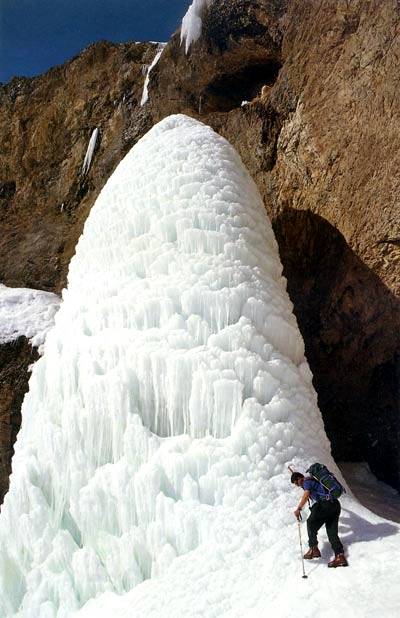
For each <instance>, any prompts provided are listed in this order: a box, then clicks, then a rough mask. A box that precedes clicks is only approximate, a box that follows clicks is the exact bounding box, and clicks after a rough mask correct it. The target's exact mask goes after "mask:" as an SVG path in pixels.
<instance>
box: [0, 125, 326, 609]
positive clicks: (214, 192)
mask: <svg viewBox="0 0 400 618" xmlns="http://www.w3.org/2000/svg"><path fill="white" fill-rule="evenodd" d="M281 273H282V267H281V263H280V259H279V255H278V248H277V243H276V241H275V238H274V235H273V232H272V229H271V225H270V223H269V221H268V218H267V216H266V214H265V210H264V207H263V203H262V200H261V198H260V195H259V193H258V191H257V188H256V186H255V184H254V182H253V181H252V179H251V178H250V176H249V174H248V173H247V171H246V169H245V168H244V166H243V164H242V162H241V159H240V157H239V156H238V154H237V153H236V152H235V151H234V149H233V148H232V147H231V146H230V144H229V143H228V142H227V141H226V140H225V139H223V138H222V137H220V136H219V135H217V134H216V133H214V132H213V131H212V129H210V128H209V127H207V126H205V125H203V124H201V123H200V122H197V121H195V120H193V119H191V118H188V117H185V116H182V115H177V116H171V117H168V118H166V119H164V120H163V121H162V122H160V123H159V124H158V125H156V126H155V127H153V129H152V130H151V131H149V133H148V134H147V135H145V136H144V137H143V138H142V139H141V140H140V141H139V142H138V143H137V144H136V146H134V148H132V150H131V151H130V152H129V153H128V154H127V156H126V157H125V158H124V160H123V161H122V162H121V163H120V164H119V166H118V167H117V169H116V170H115V172H114V173H113V174H112V176H111V177H110V179H109V180H108V182H107V183H106V185H105V187H104V188H103V190H102V192H101V194H100V195H99V197H98V199H97V201H96V204H95V205H94V207H93V209H92V211H91V213H90V216H89V218H88V220H87V222H86V225H85V228H84V232H83V234H82V237H81V238H80V240H79V243H78V246H77V250H76V255H75V256H74V258H73V259H72V261H71V265H70V270H69V277H68V287H67V290H66V291H64V294H63V302H62V305H61V308H60V310H59V312H58V314H57V315H56V319H55V327H54V329H53V330H52V331H51V332H50V334H49V335H48V338H47V340H46V343H45V353H44V356H43V358H41V359H40V361H39V362H38V363H37V364H36V365H35V367H34V370H33V374H32V378H31V381H30V390H29V393H28V394H27V396H26V397H25V400H24V403H23V408H22V417H23V422H22V428H21V431H20V433H19V435H18V440H17V443H16V448H15V456H14V459H13V474H12V477H11V484H10V491H9V493H8V494H7V496H6V499H5V502H4V505H3V509H2V513H1V517H0V540H1V551H0V614H1V615H4V616H11V615H13V614H15V613H17V612H18V611H19V612H20V613H19V614H18V616H20V617H22V616H25V617H27V616H33V615H35V616H57V617H61V616H67V615H69V613H70V612H71V611H73V610H75V609H78V608H79V607H80V606H81V605H83V604H85V603H86V602H87V601H89V600H90V599H91V598H94V597H96V596H97V595H98V594H100V593H101V592H107V591H109V592H117V593H119V594H123V593H124V592H127V591H129V590H131V589H133V588H135V586H136V587H137V589H138V591H139V592H138V594H139V597H138V599H139V598H142V597H140V594H142V593H140V590H141V589H142V588H141V586H140V585H139V584H140V582H142V581H143V580H145V579H149V578H153V577H158V578H161V577H164V576H167V574H168V573H169V572H170V571H171V569H172V570H173V569H174V568H175V567H174V565H175V564H178V565H179V560H178V559H177V557H179V556H183V555H186V554H187V559H188V560H191V561H192V562H191V563H190V564H191V565H192V566H190V567H189V570H193V569H194V571H196V569H199V571H198V573H199V577H200V574H201V572H202V569H204V565H203V563H204V564H206V562H204V560H206V557H207V560H208V559H210V560H214V559H215V557H216V555H217V554H216V553H215V552H217V553H218V552H219V553H218V555H220V553H221V552H222V553H223V554H224V556H225V560H228V561H229V560H230V559H231V558H230V556H233V555H234V553H235V552H236V551H242V550H241V549H240V546H239V545H240V544H239V545H238V539H242V538H243V537H244V536H246V534H250V532H249V530H250V529H249V528H248V526H250V527H251V530H252V532H251V534H250V536H251V535H253V536H254V534H258V533H259V531H260V529H261V528H260V526H261V525H262V526H264V527H265V526H267V527H268V523H267V522H268V521H269V514H271V513H272V512H273V510H274V499H280V498H279V496H280V495H281V493H282V490H281V489H280V488H281V486H282V484H283V482H284V481H283V478H284V477H285V481H286V475H287V472H286V469H285V468H286V464H287V463H288V462H290V461H293V460H294V461H297V462H300V461H301V459H302V456H303V453H304V451H303V448H304V445H305V444H306V445H307V449H308V454H309V455H311V456H312V458H316V459H319V458H323V459H324V461H328V462H329V455H328V452H329V444H328V442H327V439H326V437H325V434H324V430H323V425H322V420H321V417H320V415H319V412H318V409H317V404H316V395H315V393H314V391H313V388H312V385H311V381H310V377H309V371H308V369H307V364H306V361H305V359H304V349H303V342H302V339H301V336H300V333H299V331H298V328H297V324H296V320H295V318H294V316H293V313H292V304H291V302H290V300H289V298H288V296H287V293H286V287H285V280H284V278H283V277H282V274H281ZM311 425H312V430H311ZM268 492H269V493H268ZM257 513H259V514H260V513H261V514H262V517H259V516H257ZM15 521H19V522H20V525H19V528H18V530H16V531H15V533H14V534H13V535H12V536H10V532H9V531H10V530H11V529H14V530H15V527H14V522H15ZM253 545H254V547H253V546H252V547H253V549H251V550H250V549H248V551H249V552H250V554H251V552H256V549H255V547H256V544H253ZM246 547H247V545H246ZM257 551H258V550H257ZM189 552H190V553H189ZM213 556H214V558H213ZM242 559H243V556H242V558H241V560H242ZM235 560H236V558H235ZM200 564H201V565H203V566H202V567H201V568H200V567H199V565H200ZM177 568H178V567H177ZM196 572H197V571H196ZM238 577H240V572H239V574H238ZM142 600H143V599H142ZM143 602H144V601H143ZM138 603H139V601H138ZM139 606H140V603H139ZM138 611H139V610H138ZM139 613H140V611H139ZM138 615H139V614H138ZM140 615H143V616H145V615H147V614H146V612H145V611H144V610H143V613H142V614H140ZM175 615H177V614H175ZM205 615H206V614H205ZM221 615H222V614H221Z"/></svg>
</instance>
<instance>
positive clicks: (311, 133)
mask: <svg viewBox="0 0 400 618" xmlns="http://www.w3.org/2000/svg"><path fill="white" fill-rule="evenodd" d="M399 18H400V9H399V8H398V3H397V2H396V1H395V0H384V1H383V2H382V0H352V2H348V1H347V0H320V1H319V2H316V1H315V0H258V1H255V0H214V2H213V3H212V4H211V6H210V9H209V11H208V13H206V15H205V16H204V21H203V33H202V37H201V38H200V39H199V40H198V41H197V42H196V43H194V44H193V45H192V46H191V48H190V50H189V53H188V54H187V55H185V53H184V46H181V44H180V38H179V33H177V34H175V35H174V36H173V37H172V38H171V40H170V42H169V43H168V45H167V47H166V48H165V50H164V52H163V54H162V56H161V58H160V60H159V62H158V64H157V65H156V66H155V67H154V68H153V70H152V72H151V76H150V85H149V100H148V102H147V103H146V104H145V105H144V106H143V107H140V105H139V101H140V97H141V92H142V87H143V81H144V76H143V70H142V65H143V64H149V63H150V62H151V61H152V59H153V57H154V54H155V52H156V47H155V46H154V45H150V44H149V45H144V44H142V45H135V44H129V45H119V46H116V45H110V44H104V43H103V44H98V45H95V46H92V47H90V48H88V49H87V50H85V51H84V52H83V53H82V54H81V55H80V56H78V57H77V58H75V59H73V60H72V61H71V62H70V63H68V64H66V65H65V66H63V67H58V68H56V69H53V70H51V71H50V72H49V73H47V74H46V75H44V76H42V77H39V78H37V79H33V80H13V81H12V82H10V84H8V85H7V86H4V87H2V88H1V90H0V106H1V111H2V113H1V114H0V135H1V138H2V143H3V144H5V148H4V149H3V153H4V154H2V155H0V157H1V160H0V169H1V170H2V171H1V176H0V220H1V226H2V230H4V233H3V234H2V235H1V238H0V264H1V267H0V280H1V281H2V282H3V283H6V284H8V285H21V286H31V287H39V288H42V289H46V290H51V291H56V292H59V291H60V289H61V288H62V287H63V286H64V285H65V282H66V272H67V268H68V263H69V259H70V257H71V255H72V254H73V251H74V247H75V244H76V241H77V239H78V237H79V235H80V232H81V230H82V226H83V223H84V220H85V218H86V216H87V214H88V212H89V210H90V208H91V206H92V204H93V202H94V199H95V197H96V196H97V194H98V192H99V190H100V188H101V187H102V185H103V184H104V182H105V180H106V179H107V177H108V176H109V174H110V172H111V171H112V170H113V169H114V167H115V165H116V164H117V162H118V161H119V160H120V159H121V158H122V156H123V155H124V154H125V152H126V151H127V149H128V148H130V147H131V146H132V145H133V143H135V141H137V139H138V138H139V137H140V136H141V135H142V134H143V133H144V132H145V131H147V130H148V128H149V127H150V126H151V125H152V124H154V123H155V122H156V121H158V120H160V119H161V118H163V117H164V116H166V115H168V114H171V113H177V112H183V113H186V114H189V115H192V116H193V117H196V118H199V119H200V120H202V121H203V122H205V123H207V124H210V125H211V126H212V127H213V128H214V129H215V130H217V131H218V132H219V133H221V134H222V135H224V136H225V137H227V139H229V140H230V142H231V143H232V144H233V145H234V146H235V148H236V149H237V150H238V151H239V152H240V154H241V156H242V158H243V161H244V163H245V164H246V166H247V167H248V169H249V171H250V173H251V174H252V176H253V178H254V179H255V180H256V182H257V184H258V187H259V189H260V191H261V193H262V195H263V197H264V200H265V206H266V209H267V211H268V214H269V216H270V217H271V220H272V222H273V225H274V229H275V232H276V235H277V238H278V242H279V245H280V252H281V258H282V261H283V263H284V267H285V274H286V277H287V279H288V289H289V293H290V295H291V298H292V300H293V303H294V306H295V313H296V315H297V319H298V322H299V326H300V330H301V331H302V334H303V337H304V339H305V344H306V352H307V357H308V359H309V362H310V365H311V368H312V370H313V373H314V382H315V386H316V389H317V392H318V395H319V403H320V408H321V411H322V414H323V417H324V422H325V425H326V430H327V433H328V437H329V438H330V440H331V442H332V450H333V455H334V456H335V457H336V458H337V459H339V460H364V461H367V462H368V463H369V464H370V465H371V467H372V469H373V471H374V472H375V473H376V474H377V475H378V477H380V478H382V479H384V480H386V481H387V482H389V483H391V484H392V485H394V486H396V487H397V488H399V489H400V409H399V402H400V392H399V391H400V387H399V384H400V360H399V332H400V328H399V326H400V318H399V315H400V313H399V308H400V307H399V304H400V303H399V295H400V276H399V264H400V229H399V214H400V207H399V197H398V194H399V190H398V186H397V185H398V181H397V170H398V167H399V158H400V155H399V152H398V149H397V143H398V139H399V132H400V128H399V127H400V122H399V121H400V102H399V99H398V97H397V82H398V75H397V73H398V71H397V67H398V62H399V60H398V58H399V54H400V43H399V38H398V36H397V35H398V27H399V23H400V22H399ZM243 101H246V103H245V104H244V105H242V102H243ZM95 127H99V129H100V136H101V141H100V145H99V147H98V150H97V151H96V152H95V155H94V160H93V163H92V166H91V169H90V171H89V173H88V174H87V176H85V177H83V176H82V175H81V174H80V169H81V166H82V163H83V158H84V155H85V151H86V147H87V144H88V142H89V138H90V135H91V132H92V130H93V129H94V128H95Z"/></svg>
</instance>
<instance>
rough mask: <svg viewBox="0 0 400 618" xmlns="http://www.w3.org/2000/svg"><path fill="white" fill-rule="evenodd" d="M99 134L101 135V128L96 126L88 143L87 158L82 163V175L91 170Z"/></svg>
mask: <svg viewBox="0 0 400 618" xmlns="http://www.w3.org/2000/svg"><path fill="white" fill-rule="evenodd" d="M98 135H99V130H98V128H97V127H96V128H95V129H94V131H93V133H92V135H91V137H90V140H89V144H88V147H87V150H86V154H85V159H84V161H83V165H82V175H83V176H86V174H87V173H88V171H89V170H90V166H91V164H92V159H93V154H94V151H95V148H96V144H97V138H98Z"/></svg>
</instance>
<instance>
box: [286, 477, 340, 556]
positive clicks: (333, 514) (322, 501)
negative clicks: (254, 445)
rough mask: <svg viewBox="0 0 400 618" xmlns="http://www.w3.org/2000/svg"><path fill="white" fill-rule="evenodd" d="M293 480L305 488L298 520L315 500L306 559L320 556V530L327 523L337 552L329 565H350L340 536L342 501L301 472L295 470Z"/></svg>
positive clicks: (309, 524) (327, 529)
mask: <svg viewBox="0 0 400 618" xmlns="http://www.w3.org/2000/svg"><path fill="white" fill-rule="evenodd" d="M290 480H291V482H292V483H293V484H294V485H296V486H297V487H301V488H302V489H303V495H302V497H301V499H300V502H299V505H298V507H297V509H296V510H295V512H294V515H295V517H296V519H297V520H298V521H300V520H301V509H302V508H303V506H304V505H305V504H306V503H307V502H308V501H309V500H311V501H312V502H313V504H312V506H311V509H310V511H311V512H310V515H309V517H308V519H307V531H308V544H309V547H310V549H309V550H308V551H307V552H306V553H305V554H304V558H305V559H306V560H311V559H312V558H320V557H321V552H320V551H319V549H318V536H317V535H318V530H319V529H320V528H321V527H322V526H323V525H324V524H325V528H326V532H327V535H328V539H329V542H330V544H331V546H332V549H333V551H334V552H335V558H334V559H333V560H331V561H330V562H329V563H328V567H331V568H332V567H334V568H335V567H339V566H343V567H344V566H348V563H347V560H346V558H345V555H344V550H343V545H342V543H341V542H340V539H339V536H338V526H339V515H340V502H339V500H337V499H336V498H330V497H329V494H328V492H327V491H326V490H325V489H324V487H323V485H321V483H319V481H317V480H315V479H313V478H309V477H305V476H304V474H301V472H293V474H292V476H291V479H290Z"/></svg>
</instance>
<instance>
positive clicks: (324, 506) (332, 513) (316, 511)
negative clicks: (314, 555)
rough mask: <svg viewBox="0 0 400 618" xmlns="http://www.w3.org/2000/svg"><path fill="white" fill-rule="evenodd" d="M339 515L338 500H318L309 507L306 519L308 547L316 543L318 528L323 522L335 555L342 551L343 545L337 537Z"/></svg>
mask: <svg viewBox="0 0 400 618" xmlns="http://www.w3.org/2000/svg"><path fill="white" fill-rule="evenodd" d="M339 515H340V502H339V500H319V501H318V502H316V503H315V504H313V505H312V507H311V513H310V515H309V517H308V519H307V530H308V543H309V545H310V547H315V545H318V539H317V534H318V530H319V529H320V528H321V526H323V525H324V524H325V527H326V532H327V534H328V539H329V542H330V544H331V545H332V549H333V551H334V552H335V555H336V556H337V555H338V554H342V553H343V545H342V544H341V542H340V539H339V537H338V525H339Z"/></svg>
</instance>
